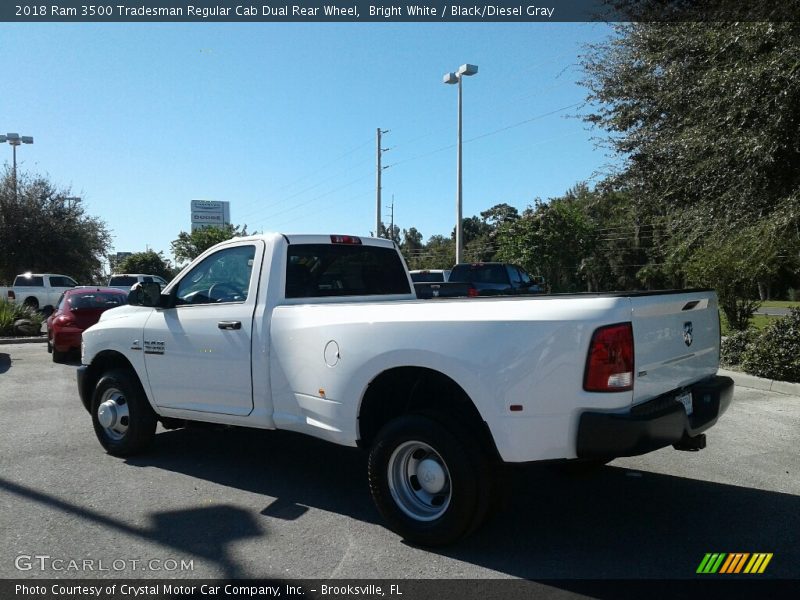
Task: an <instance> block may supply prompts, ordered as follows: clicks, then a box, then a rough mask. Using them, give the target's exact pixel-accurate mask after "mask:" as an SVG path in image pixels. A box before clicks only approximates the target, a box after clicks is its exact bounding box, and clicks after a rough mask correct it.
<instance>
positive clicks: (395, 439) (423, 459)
mask: <svg viewBox="0 0 800 600" xmlns="http://www.w3.org/2000/svg"><path fill="white" fill-rule="evenodd" d="M445 419H446V417H445V416H444V415H443V418H442V419H435V418H431V417H430V416H428V415H418V414H411V415H405V416H402V417H400V418H398V419H395V420H393V421H390V422H389V423H388V424H387V425H385V426H384V427H383V429H381V431H380V432H379V433H378V435H377V437H376V441H375V443H374V444H373V446H372V449H371V450H370V454H369V464H368V469H369V483H370V491H371V493H372V499H373V501H374V502H375V505H376V506H377V508H378V511H379V512H380V513H381V515H382V516H383V518H384V519H386V521H387V522H388V524H389V527H390V528H391V529H392V530H394V531H395V532H397V533H398V534H400V535H401V536H403V538H404V539H406V540H408V541H409V542H413V543H415V544H419V545H423V546H442V545H445V544H450V543H453V542H455V541H456V540H458V539H460V538H462V537H464V536H466V535H468V534H469V533H471V532H472V531H474V530H475V529H477V528H478V526H479V525H480V524H481V523H482V522H483V520H484V518H485V516H486V513H487V510H488V508H489V504H490V502H489V500H490V497H491V492H492V485H491V481H492V479H491V477H490V476H489V461H488V460H487V458H486V456H485V455H484V454H483V453H482V452H481V451H480V450H479V449H478V448H477V447H476V446H477V445H476V444H475V443H473V444H470V443H468V442H467V441H466V440H470V439H472V440H474V439H476V436H470V435H469V432H468V431H466V430H464V429H462V428H461V427H460V426H458V425H456V424H455V423H449V424H448V426H447V427H445V426H444V425H442V423H443V422H446V421H445ZM440 421H441V422H440Z"/></svg>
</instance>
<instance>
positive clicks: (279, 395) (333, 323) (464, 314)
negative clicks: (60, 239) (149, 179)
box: [78, 234, 733, 545]
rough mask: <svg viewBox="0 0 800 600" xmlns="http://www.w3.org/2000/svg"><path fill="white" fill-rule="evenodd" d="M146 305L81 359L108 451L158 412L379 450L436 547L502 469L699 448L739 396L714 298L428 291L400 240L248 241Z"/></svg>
mask: <svg viewBox="0 0 800 600" xmlns="http://www.w3.org/2000/svg"><path fill="white" fill-rule="evenodd" d="M130 304H131V305H129V306H124V307H120V308H117V309H113V310H110V311H107V312H105V313H104V314H103V316H102V317H101V320H100V322H99V323H98V324H97V325H95V326H93V327H91V328H90V329H88V330H87V331H86V332H85V333H84V336H83V348H82V362H83V365H82V366H81V367H80V368H79V369H78V387H79V390H80V396H81V398H82V400H83V403H84V405H85V407H86V409H87V410H88V411H89V413H90V414H91V418H92V421H93V424H94V430H95V433H96V434H97V437H98V439H99V440H100V443H101V444H102V445H103V447H104V448H105V449H106V450H107V451H108V452H109V453H111V454H113V455H117V456H128V455H131V454H134V453H137V452H140V451H142V450H144V449H145V448H147V446H148V445H149V444H150V442H151V441H152V439H153V436H154V433H155V429H156V423H157V422H158V421H159V420H160V421H161V422H162V423H164V424H165V425H166V426H168V427H174V426H179V425H180V424H182V423H183V422H186V421H205V422H211V423H222V424H227V425H239V426H245V427H257V428H263V429H287V430H292V431H298V432H302V433H306V434H309V435H312V436H316V437H318V438H322V439H325V440H328V441H331V442H334V443H337V444H344V445H348V446H361V447H363V448H365V449H367V450H368V451H369V460H368V477H369V483H370V489H371V493H372V496H373V499H374V501H375V503H376V505H377V507H378V509H379V511H380V512H381V514H382V515H383V516H384V517H385V519H386V521H387V522H388V523H389V525H390V526H391V527H392V528H393V529H394V530H395V531H397V532H398V533H400V534H401V535H402V536H404V537H405V538H406V539H408V540H410V541H413V542H415V543H419V544H427V545H437V544H446V543H450V542H452V541H454V540H456V539H458V538H460V537H462V536H463V535H465V534H467V533H469V532H470V531H472V530H474V529H475V528H476V527H478V525H480V523H481V522H482V521H483V519H484V517H485V515H486V513H487V510H488V507H489V506H490V499H491V498H492V496H493V494H494V492H495V490H496V486H497V485H498V474H499V473H500V472H501V468H502V466H503V464H504V463H522V462H529V461H543V460H551V459H581V460H584V461H596V462H605V461H608V460H609V459H611V458H613V457H618V456H629V455H636V454H642V453H645V452H648V451H651V450H654V449H657V448H661V447H664V446H668V445H671V444H672V445H676V447H678V448H684V449H689V448H690V449H698V448H700V447H702V446H703V445H704V441H705V438H704V436H703V434H702V432H703V431H705V430H706V429H708V428H709V427H711V426H712V425H713V424H714V423H715V422H716V421H717V418H718V416H719V415H720V414H721V413H722V412H723V411H724V410H725V409H726V408H727V406H728V404H729V402H730V401H731V397H732V390H733V383H732V381H731V380H730V379H728V378H725V377H719V376H717V375H716V373H717V367H718V360H719V320H718V312H717V301H716V296H715V294H714V293H713V292H711V291H682V292H666V293H608V294H578V295H557V296H546V295H542V296H538V297H495V298H477V299H476V298H472V299H466V298H465V299H453V300H441V301H427V300H418V299H416V297H415V294H414V291H413V286H412V283H411V279H410V277H409V274H408V271H407V270H406V268H405V263H404V261H403V259H402V257H401V255H400V253H399V251H398V249H397V248H396V246H395V245H393V244H392V243H391V242H389V241H387V240H382V239H366V238H364V239H359V238H356V237H351V236H336V235H332V236H327V235H326V236H314V235H288V236H287V235H280V234H269V235H262V236H253V237H245V238H236V239H233V240H230V241H228V242H224V243H222V244H219V245H217V246H215V247H213V248H211V249H209V250H207V251H206V252H205V253H204V254H202V255H201V256H199V257H198V258H197V259H196V260H195V261H194V262H192V263H191V264H190V265H189V266H188V267H186V268H185V269H184V270H183V271H182V272H181V273H180V275H178V277H176V278H175V279H174V280H173V281H172V283H171V284H170V285H169V286H168V287H167V288H166V289H164V291H163V292H161V291H160V290H159V289H158V286H157V285H156V284H147V283H145V284H140V287H139V289H138V290H134V291H133V292H132V293H131V296H130Z"/></svg>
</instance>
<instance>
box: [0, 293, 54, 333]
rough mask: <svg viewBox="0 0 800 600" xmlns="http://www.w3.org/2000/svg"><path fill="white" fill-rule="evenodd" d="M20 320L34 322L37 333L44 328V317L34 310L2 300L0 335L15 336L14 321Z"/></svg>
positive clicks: (0, 299) (0, 303)
mask: <svg viewBox="0 0 800 600" xmlns="http://www.w3.org/2000/svg"><path fill="white" fill-rule="evenodd" d="M19 319H28V320H30V321H32V322H33V324H34V325H35V327H36V331H39V330H40V329H41V328H42V322H43V321H44V317H42V315H41V314H40V313H38V312H37V311H35V310H33V309H32V308H30V307H28V306H24V305H22V304H17V303H16V302H9V301H8V300H6V299H5V298H0V335H14V321H17V320H19Z"/></svg>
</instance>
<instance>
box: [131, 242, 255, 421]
mask: <svg viewBox="0 0 800 600" xmlns="http://www.w3.org/2000/svg"><path fill="white" fill-rule="evenodd" d="M263 254H264V243H263V242H261V241H248V242H242V243H238V244H232V245H228V246H225V247H224V248H221V249H219V250H217V251H216V252H214V253H213V254H210V255H208V256H207V257H206V258H204V259H203V260H202V261H200V262H199V263H197V264H196V265H195V266H194V267H193V268H192V269H191V270H190V271H189V272H187V273H185V274H184V275H183V276H182V277H181V279H180V281H178V282H177V283H176V284H175V286H174V287H173V289H172V290H171V292H172V296H173V298H174V301H173V302H174V307H173V308H167V309H157V310H155V311H153V314H152V316H151V317H150V318H149V319H148V320H147V323H146V324H145V328H144V333H143V340H142V351H143V352H144V354H145V365H146V367H147V376H148V380H149V383H150V390H151V393H152V397H153V399H154V402H155V403H156V405H157V406H161V407H165V408H177V409H183V410H193V411H199V412H210V413H221V414H229V415H247V414H249V413H250V412H252V410H253V383H252V373H251V344H252V333H253V314H254V312H255V307H256V297H257V292H258V282H259V279H260V270H261V263H262V259H263Z"/></svg>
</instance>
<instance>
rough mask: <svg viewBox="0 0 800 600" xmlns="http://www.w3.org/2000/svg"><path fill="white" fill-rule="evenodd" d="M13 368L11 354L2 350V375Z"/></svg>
mask: <svg viewBox="0 0 800 600" xmlns="http://www.w3.org/2000/svg"><path fill="white" fill-rule="evenodd" d="M10 368H11V356H10V355H8V354H6V353H4V352H0V375H2V374H3V373H5V372H6V371H8V370H9V369H10Z"/></svg>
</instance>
